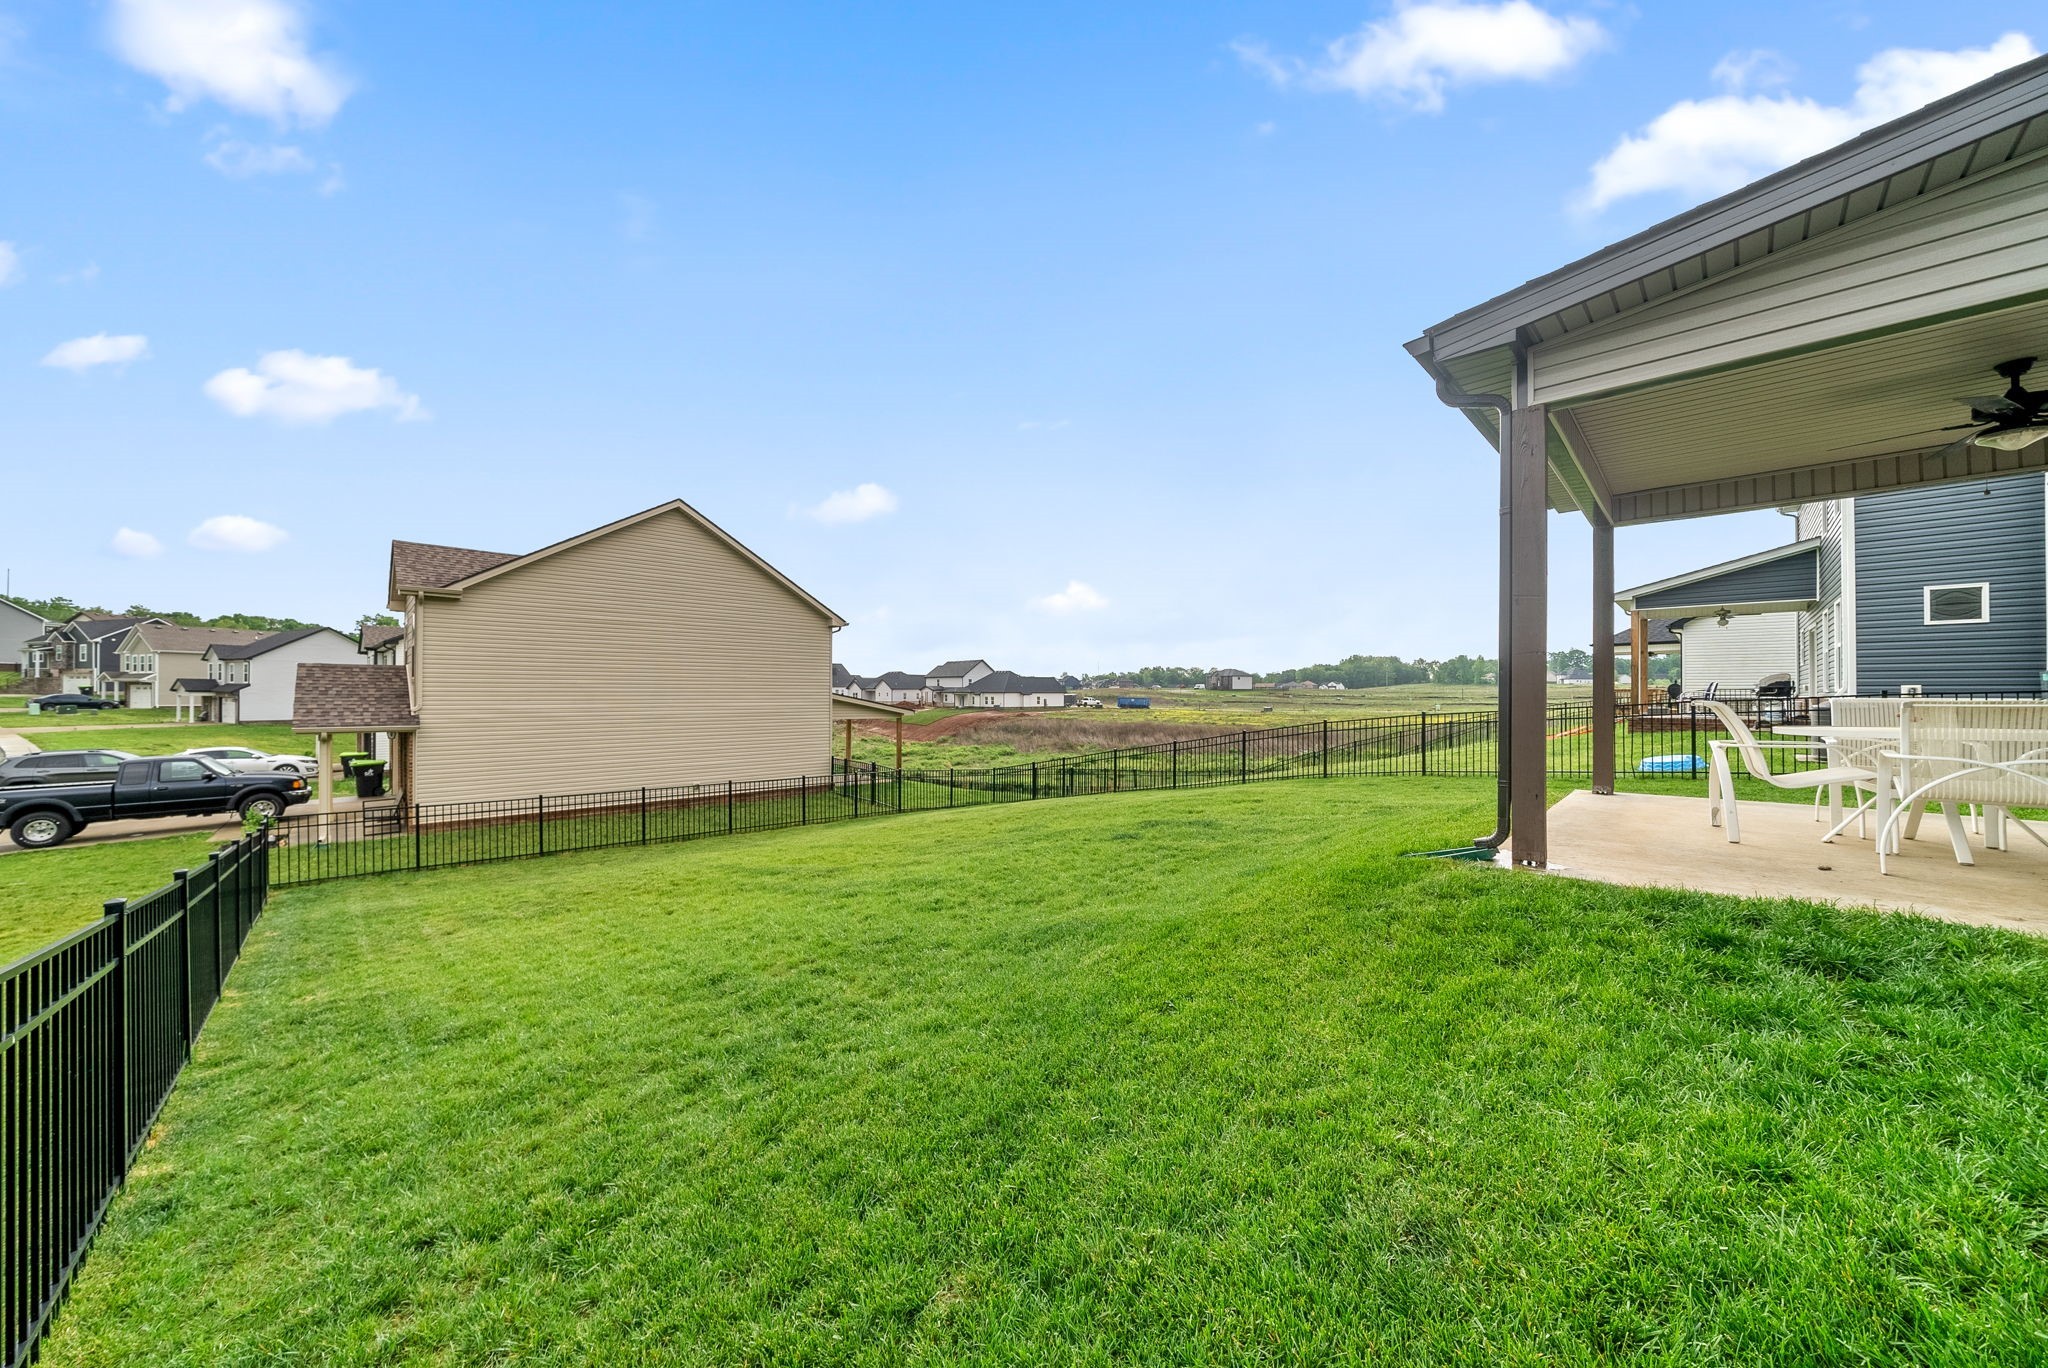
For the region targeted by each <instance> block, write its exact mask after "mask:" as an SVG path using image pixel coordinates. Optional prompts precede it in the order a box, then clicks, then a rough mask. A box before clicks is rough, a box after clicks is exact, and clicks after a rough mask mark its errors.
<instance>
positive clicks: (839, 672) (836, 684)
mask: <svg viewBox="0 0 2048 1368" xmlns="http://www.w3.org/2000/svg"><path fill="white" fill-rule="evenodd" d="M852 683H853V671H851V670H849V669H847V668H846V667H845V666H844V665H841V664H840V663H839V662H838V661H836V660H835V661H833V662H832V687H833V688H835V689H844V688H846V687H847V686H849V685H851V684H852Z"/></svg>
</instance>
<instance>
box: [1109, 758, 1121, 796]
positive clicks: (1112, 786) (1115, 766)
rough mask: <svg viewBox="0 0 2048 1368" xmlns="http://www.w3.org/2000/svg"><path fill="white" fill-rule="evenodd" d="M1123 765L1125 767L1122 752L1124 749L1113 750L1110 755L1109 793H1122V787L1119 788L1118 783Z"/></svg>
mask: <svg viewBox="0 0 2048 1368" xmlns="http://www.w3.org/2000/svg"><path fill="white" fill-rule="evenodd" d="M1122 765H1123V751H1122V749H1121V748H1119V749H1117V750H1113V751H1111V752H1110V753H1109V791H1110V792H1111V793H1117V792H1121V789H1120V787H1119V782H1118V781H1119V771H1120V770H1121V768H1122Z"/></svg>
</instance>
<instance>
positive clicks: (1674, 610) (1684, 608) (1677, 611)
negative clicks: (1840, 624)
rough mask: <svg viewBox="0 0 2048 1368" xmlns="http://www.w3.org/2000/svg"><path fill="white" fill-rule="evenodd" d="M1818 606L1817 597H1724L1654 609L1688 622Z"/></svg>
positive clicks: (1761, 614)
mask: <svg viewBox="0 0 2048 1368" xmlns="http://www.w3.org/2000/svg"><path fill="white" fill-rule="evenodd" d="M1620 601H1621V600H1619V599H1616V600H1615V602H1617V603H1619V602H1620ZM1819 606H1820V600H1819V599H1810V598H1806V599H1769V600H1764V599H1732V600H1725V599H1724V600H1718V601H1715V602H1711V603H1687V604H1677V605H1669V606H1667V605H1665V604H1661V603H1660V604H1658V605H1657V608H1656V611H1657V612H1659V613H1669V614H1671V615H1672V616H1673V617H1674V618H1678V619H1682V620H1684V621H1687V622H1690V621H1692V620H1693V619H1695V618H1706V617H1718V616H1719V615H1720V614H1722V613H1727V614H1728V615H1729V616H1731V617H1762V616H1763V615H1764V614H1765V613H1802V612H1807V611H1810V610H1812V609H1814V608H1818V607H1819ZM1671 630H1672V631H1674V632H1677V633H1678V634H1679V635H1680V636H1683V635H1684V634H1685V633H1684V631H1683V630H1682V629H1681V628H1678V627H1673V628H1672V629H1671Z"/></svg>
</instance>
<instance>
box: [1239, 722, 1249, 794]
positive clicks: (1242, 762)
mask: <svg viewBox="0 0 2048 1368" xmlns="http://www.w3.org/2000/svg"><path fill="white" fill-rule="evenodd" d="M1251 749H1252V734H1251V733H1250V732H1249V731H1241V732H1239V733H1238V734H1237V782H1238V783H1240V784H1242V783H1243V782H1245V778H1246V772H1247V768H1248V767H1247V764H1246V761H1247V760H1248V759H1249V758H1250V756H1251Z"/></svg>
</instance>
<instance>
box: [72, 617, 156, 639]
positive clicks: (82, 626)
mask: <svg viewBox="0 0 2048 1368" xmlns="http://www.w3.org/2000/svg"><path fill="white" fill-rule="evenodd" d="M145 622H148V623H160V624H162V625H163V626H166V627H168V626H170V624H169V623H167V622H164V620H163V619H162V618H154V617H117V616H115V615H114V614H112V613H93V614H90V615H88V614H85V613H77V614H74V615H73V616H71V617H69V618H67V619H65V621H64V623H63V625H64V626H66V627H76V628H77V629H78V630H79V632H80V633H81V634H83V635H84V637H85V639H86V640H87V641H104V640H106V639H107V638H108V637H110V636H113V635H115V634H116V633H118V632H126V631H129V630H130V629H132V628H135V627H139V626H141V625H142V624H143V623H145Z"/></svg>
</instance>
